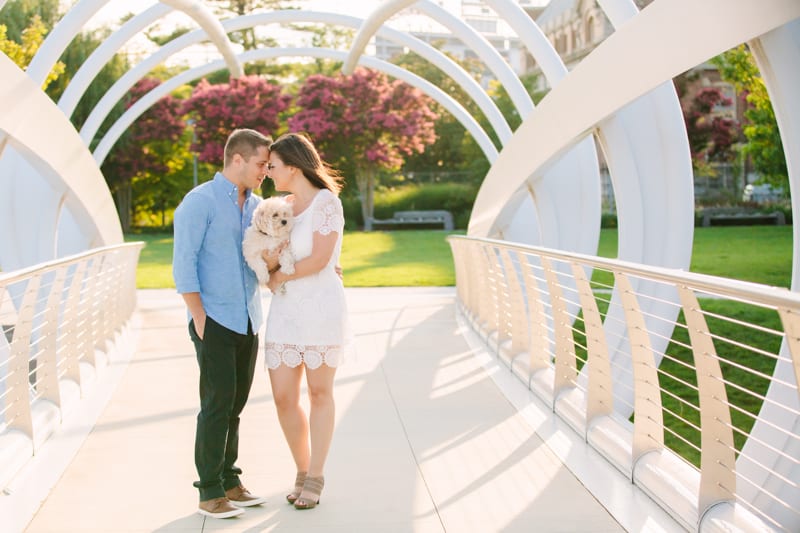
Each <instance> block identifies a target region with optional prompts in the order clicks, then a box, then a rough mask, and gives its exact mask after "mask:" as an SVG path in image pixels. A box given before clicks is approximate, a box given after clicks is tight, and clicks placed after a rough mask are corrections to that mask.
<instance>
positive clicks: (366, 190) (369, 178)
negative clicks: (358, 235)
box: [356, 168, 375, 231]
mask: <svg viewBox="0 0 800 533" xmlns="http://www.w3.org/2000/svg"><path fill="white" fill-rule="evenodd" d="M356 183H357V184H358V198H359V200H360V201H361V216H362V218H363V219H364V231H371V230H372V215H373V214H374V212H375V204H374V198H375V169H374V168H360V169H356Z"/></svg>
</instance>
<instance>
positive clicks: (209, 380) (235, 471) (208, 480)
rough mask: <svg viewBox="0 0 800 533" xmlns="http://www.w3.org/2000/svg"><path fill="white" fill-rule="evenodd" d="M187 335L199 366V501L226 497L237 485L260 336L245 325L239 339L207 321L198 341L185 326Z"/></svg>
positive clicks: (196, 452)
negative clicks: (241, 440)
mask: <svg viewBox="0 0 800 533" xmlns="http://www.w3.org/2000/svg"><path fill="white" fill-rule="evenodd" d="M189 336H190V337H191V339H192V342H193V343H194V348H195V351H196V352H197V363H198V364H199V365H200V413H199V414H198V415H197V433H196V435H195V442H194V462H195V466H196V467H197V473H198V475H199V476H200V481H196V482H195V483H194V486H195V487H197V488H198V489H199V490H200V500H201V501H204V500H210V499H212V498H219V497H221V496H225V491H226V490H228V489H230V488H233V487H236V486H238V485H239V475H240V474H241V473H242V471H241V470H240V469H239V468H238V467H236V465H235V463H236V459H237V458H238V456H239V415H240V414H241V412H242V409H244V404H245V403H246V402H247V397H248V395H249V394H250V387H251V385H252V384H253V374H254V373H255V366H256V354H257V351H258V335H256V334H254V333H253V331H252V327H250V326H248V328H247V335H241V334H239V333H236V332H234V331H231V330H229V329H228V328H226V327H223V326H221V325H219V324H218V323H216V322H214V320H212V319H211V318H210V317H208V318H206V328H205V332H204V334H203V339H202V340H201V339H200V338H199V337H198V336H197V332H196V331H195V329H194V322H193V321H192V322H190V323H189Z"/></svg>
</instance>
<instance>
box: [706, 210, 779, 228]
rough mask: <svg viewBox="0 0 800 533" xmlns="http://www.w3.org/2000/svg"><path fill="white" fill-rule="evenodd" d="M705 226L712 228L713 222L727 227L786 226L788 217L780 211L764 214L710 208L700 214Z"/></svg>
mask: <svg viewBox="0 0 800 533" xmlns="http://www.w3.org/2000/svg"><path fill="white" fill-rule="evenodd" d="M700 215H701V216H702V224H703V226H710V225H711V224H712V223H713V222H719V223H720V224H726V225H731V226H733V225H739V224H753V223H762V224H763V223H771V224H775V225H776V226H782V225H783V224H786V217H785V216H784V215H783V213H782V212H780V211H773V212H771V213H764V212H760V211H757V210H754V209H745V208H740V207H709V208H706V209H703V210H702V211H701V212H700Z"/></svg>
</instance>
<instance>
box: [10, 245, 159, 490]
mask: <svg viewBox="0 0 800 533" xmlns="http://www.w3.org/2000/svg"><path fill="white" fill-rule="evenodd" d="M142 247H143V243H129V244H122V245H117V246H109V247H105V248H98V249H93V250H90V251H88V252H84V253H81V254H77V255H74V256H71V257H66V258H62V259H58V260H54V261H51V262H48V263H43V264H39V265H36V266H33V267H30V268H26V269H24V270H19V271H14V272H7V273H0V325H1V326H2V331H3V335H0V489H4V488H5V487H6V486H7V484H8V483H9V482H10V480H11V479H13V477H14V475H15V474H16V473H17V472H18V471H19V469H20V468H21V467H22V466H23V465H24V464H25V462H26V461H27V460H29V459H30V457H31V456H32V455H33V454H35V453H36V452H37V450H38V449H39V448H40V446H42V444H43V443H44V442H45V441H46V440H47V439H48V437H50V436H51V435H52V433H53V431H55V430H56V429H57V428H58V426H59V424H60V422H61V420H62V418H63V416H64V415H65V414H67V413H68V412H69V411H70V409H71V408H72V407H73V406H74V405H75V404H76V402H77V400H79V399H80V398H81V397H82V396H83V395H85V394H86V393H87V391H88V390H89V389H90V388H91V387H92V385H93V383H94V380H95V379H96V378H97V376H98V369H99V368H101V367H103V366H104V365H106V364H108V362H109V361H108V359H109V357H108V356H109V352H110V351H111V350H112V349H113V348H114V344H115V341H116V340H117V336H118V335H119V334H120V332H121V331H122V329H123V328H124V326H125V325H126V324H127V323H128V321H129V319H130V318H131V315H132V313H133V311H134V308H135V307H136V265H137V262H138V258H139V252H140V251H141V249H142Z"/></svg>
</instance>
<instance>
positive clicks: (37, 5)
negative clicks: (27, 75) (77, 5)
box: [0, 0, 61, 65]
mask: <svg viewBox="0 0 800 533" xmlns="http://www.w3.org/2000/svg"><path fill="white" fill-rule="evenodd" d="M59 4H60V2H59V0H10V1H9V2H7V3H6V4H5V5H4V6H3V8H2V9H0V24H2V25H4V26H5V27H6V35H7V37H8V39H10V40H12V41H14V42H17V43H20V42H22V32H23V31H25V29H26V28H28V26H30V23H31V20H32V19H33V17H34V16H36V15H38V16H39V18H40V19H41V21H42V23H43V24H44V27H45V28H47V29H48V30H49V29H51V28H52V27H53V26H55V23H56V22H58V21H59V19H60V18H61V9H60V7H59ZM26 65H27V63H26Z"/></svg>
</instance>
